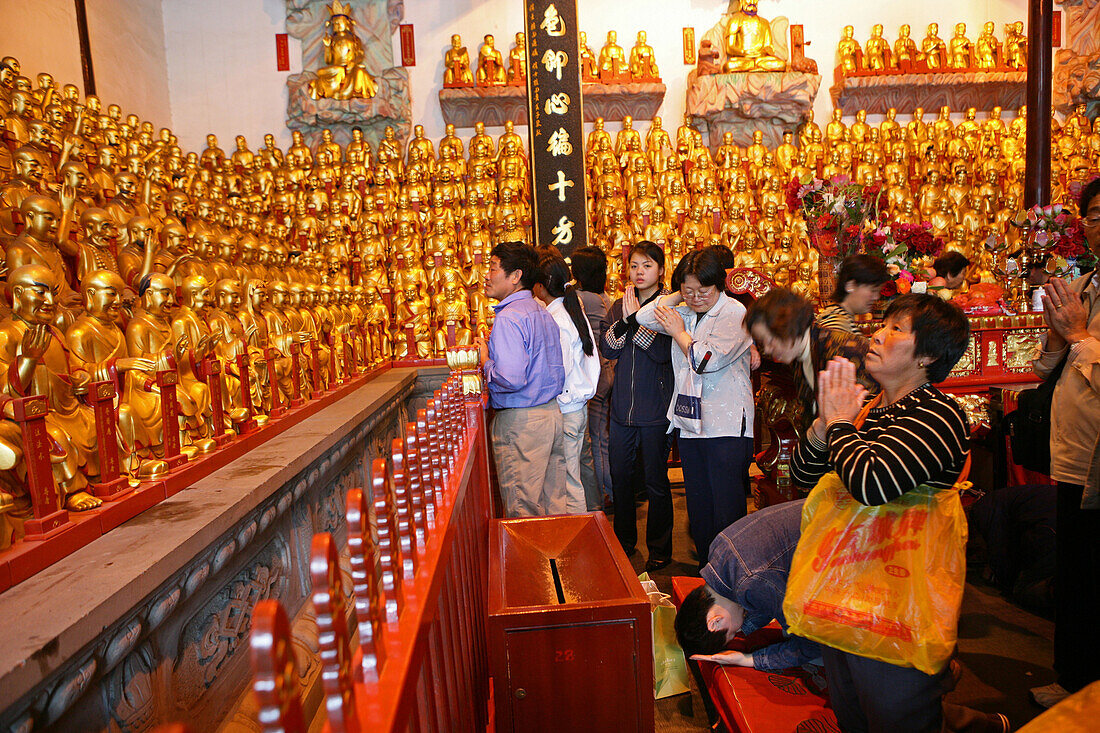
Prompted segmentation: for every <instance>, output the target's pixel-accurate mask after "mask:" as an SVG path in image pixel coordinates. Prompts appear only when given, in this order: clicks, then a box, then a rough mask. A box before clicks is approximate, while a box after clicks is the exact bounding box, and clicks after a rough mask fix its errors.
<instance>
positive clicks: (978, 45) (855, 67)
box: [836, 21, 1027, 76]
mask: <svg viewBox="0 0 1100 733" xmlns="http://www.w3.org/2000/svg"><path fill="white" fill-rule="evenodd" d="M882 33H883V28H882V25H881V24H878V23H876V24H875V25H873V26H871V37H870V38H869V39H867V42H866V43H864V44H863V45H862V46H860V43H859V41H857V40H856V39H855V28H854V27H853V26H850V25H846V26H844V29H843V31H842V36H841V39H840V43H838V44H837V49H836V53H837V59H838V64H837V65H838V67H839V68H840V71H841V73H843V74H844V75H846V76H858V75H860V74H864V73H871V74H874V73H899V72H900V73H906V72H914V71H916V72H919V71H932V72H945V71H946V72H950V71H956V72H961V71H986V72H988V71H1008V70H1015V71H1022V70H1024V69H1026V68H1027V35H1026V34H1025V33H1024V23H1023V21H1016V22H1015V23H1006V24H1005V27H1004V40H1003V41H1001V40H998V38H997V36H996V26H995V25H994V24H993V22H991V21H990V22H987V23H986V24H985V25H984V26H982V32H981V33H980V34H979V35H978V37H977V39H976V40H975V41H973V42H972V41H971V40H970V39H969V38H968V37H967V35H966V23H957V24H956V25H955V31H954V35H953V36H952V37H951V38H950V39H948V40H947V41H944V40H943V39H942V38H940V35H939V33H940V27H939V24H938V23H929V25H928V31H927V35H925V37H924V38H923V39H922V40H921V42H920V45H919V46H918V45H917V42H916V41H915V40H913V38H911V37H910V33H911V29H910V27H909V26H908V25H903V26H901V28H900V29H899V30H898V38H897V40H895V41H894V43H893V45H892V46H891V44H890V42H889V41H888V40H886V39H885V38H883V35H882Z"/></svg>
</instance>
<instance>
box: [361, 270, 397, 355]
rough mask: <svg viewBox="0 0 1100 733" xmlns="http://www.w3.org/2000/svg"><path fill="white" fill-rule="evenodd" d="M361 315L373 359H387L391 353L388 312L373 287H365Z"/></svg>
mask: <svg viewBox="0 0 1100 733" xmlns="http://www.w3.org/2000/svg"><path fill="white" fill-rule="evenodd" d="M363 317H364V319H365V320H366V324H367V335H368V337H369V338H370V343H371V350H372V351H373V353H374V355H373V361H375V362H378V361H382V360H384V359H389V358H390V355H391V353H392V350H391V349H390V312H389V310H388V309H387V308H386V304H385V303H383V302H382V299H381V298H380V297H379V293H378V290H376V289H375V288H371V287H368V288H366V294H365V304H364V309H363Z"/></svg>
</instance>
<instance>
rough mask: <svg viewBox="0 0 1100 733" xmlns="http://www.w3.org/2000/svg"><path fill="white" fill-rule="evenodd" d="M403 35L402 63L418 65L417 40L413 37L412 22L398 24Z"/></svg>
mask: <svg viewBox="0 0 1100 733" xmlns="http://www.w3.org/2000/svg"><path fill="white" fill-rule="evenodd" d="M398 32H399V34H400V36H401V65H402V66H416V40H415V39H414V38H413V27H412V23H405V24H403V25H401V26H398Z"/></svg>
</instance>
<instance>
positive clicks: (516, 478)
mask: <svg viewBox="0 0 1100 733" xmlns="http://www.w3.org/2000/svg"><path fill="white" fill-rule="evenodd" d="M538 277H539V267H538V256H537V255H536V253H535V248H534V247H532V246H531V245H529V244H524V243H523V242H503V243H501V244H498V245H497V246H495V247H493V251H492V254H491V256H490V257H489V273H488V276H487V277H486V280H485V295H487V296H488V297H489V298H492V299H494V300H498V301H500V302H499V303H497V304H496V305H495V306H493V310H494V311H495V312H496V316H495V318H494V320H493V330H492V332H491V333H490V334H489V340H488V342H486V341H485V339H483V338H479V339H478V340H477V346H478V350H479V351H480V353H481V363H482V364H483V365H484V369H485V381H486V384H487V385H488V387H489V405H490V406H491V407H493V409H494V410H496V415H495V416H494V418H493V426H492V432H491V440H492V445H493V459H494V460H495V462H496V467H497V479H498V481H499V483H500V493H501V499H502V500H503V502H504V512H505V514H506V515H507V516H509V517H530V516H541V515H546V514H565V513H566V501H565V500H566V496H565V461H564V459H563V455H564V447H563V441H564V439H565V438H564V435H563V433H562V417H561V410H560V409H558V403H557V397H558V395H559V394H561V391H562V389H563V388H564V386H565V367H564V366H563V365H562V356H561V343H560V341H559V340H558V325H557V324H556V323H555V322H554V318H553V317H552V316H551V315H550V313H549V312H547V310H546V308H544V307H543V306H542V304H541V303H539V302H538V301H537V300H535V299H534V297H533V296H532V294H531V288H532V287H533V286H534V284H535V282H537V279H538Z"/></svg>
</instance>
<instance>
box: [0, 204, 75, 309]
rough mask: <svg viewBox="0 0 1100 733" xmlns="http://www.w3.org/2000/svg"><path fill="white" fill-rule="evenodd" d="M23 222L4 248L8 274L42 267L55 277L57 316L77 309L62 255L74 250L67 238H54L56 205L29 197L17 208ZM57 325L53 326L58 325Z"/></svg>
mask: <svg viewBox="0 0 1100 733" xmlns="http://www.w3.org/2000/svg"><path fill="white" fill-rule="evenodd" d="M19 213H20V215H21V217H22V220H23V231H22V232H20V233H19V236H18V237H16V238H15V240H14V241H12V242H11V243H10V244H8V246H7V248H6V250H5V253H4V257H5V260H6V266H7V268H8V270H9V271H13V270H15V269H17V268H19V267H22V266H23V265H42V266H43V267H48V268H49V269H50V270H51V271H53V272H54V273H56V274H57V278H58V292H57V306H58V314H57V315H58V316H59V317H61V316H62V315H63V313H62V311H65V310H72V309H75V308H78V307H79V305H80V297H79V295H77V293H76V292H75V291H74V290H73V289H72V287H71V286H70V285H69V282H68V279H69V274H70V273H69V268H68V266H67V265H66V264H65V261H64V260H63V259H62V254H66V255H70V256H72V255H75V254H76V253H77V249H76V247H75V246H74V244H73V242H71V241H70V240H69V238H68V237H65V238H64V239H62V238H61V237H60V236H59V234H58V227H59V222H60V221H61V215H60V214H61V212H60V210H59V209H58V206H57V204H56V203H55V202H54V200H53V199H51V198H50V197H48V196H42V195H40V194H32V195H30V196H27V197H26V198H24V199H23V201H22V202H21V203H20V205H19ZM62 322H63V321H59V322H58V323H57V324H55V325H58V326H60V325H62Z"/></svg>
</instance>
